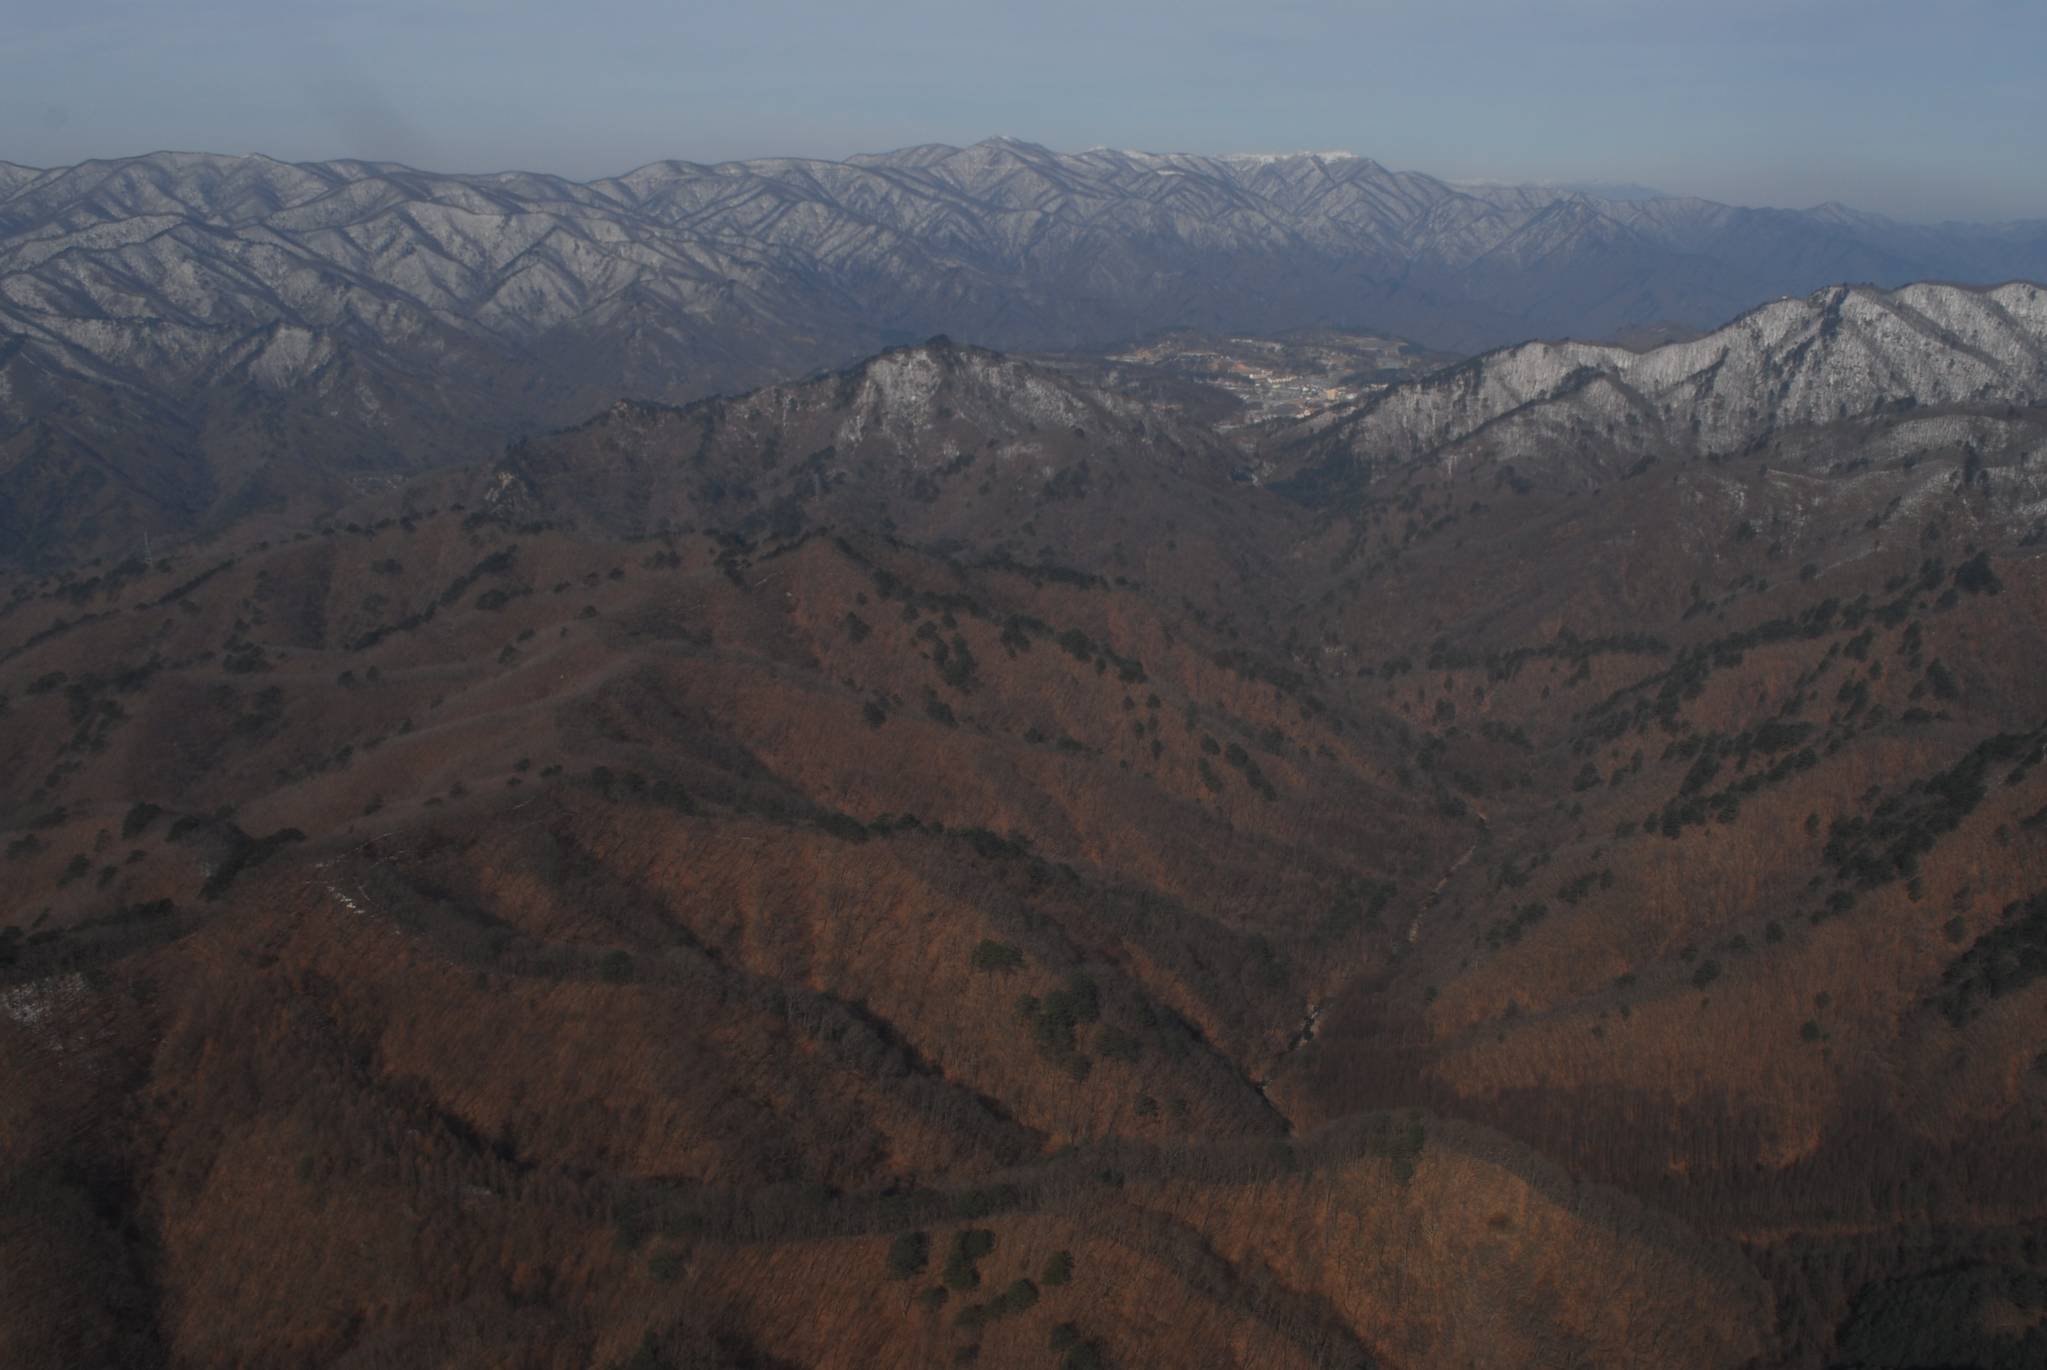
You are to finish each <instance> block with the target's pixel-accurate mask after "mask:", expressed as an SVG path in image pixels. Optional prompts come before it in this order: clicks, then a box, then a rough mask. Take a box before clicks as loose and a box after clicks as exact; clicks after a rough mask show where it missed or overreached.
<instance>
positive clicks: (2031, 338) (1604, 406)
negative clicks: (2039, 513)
mask: <svg viewBox="0 0 2047 1370" xmlns="http://www.w3.org/2000/svg"><path fill="white" fill-rule="evenodd" d="M2041 404H2047V289H2043V288H2042V287H2041V286H2038V285H2033V284H2030V283H2026V282H2012V283H2008V284H2005V285H2002V286H1998V287H1995V288H1992V289H1973V288H1969V287H1963V286H1953V285H1937V284H1915V285H1910V286H1906V287H1903V288H1901V289H1898V290H1895V291H1881V290H1876V289H1873V288H1869V287H1860V286H1857V287H1848V286H1841V287H1833V288H1830V289H1827V290H1822V291H1818V292H1816V293H1814V294H1812V295H1809V296H1806V297H1804V298H1802V299H1783V300H1774V301H1771V302H1770V303H1768V304H1765V305H1762V306H1760V307H1758V308H1756V309H1754V310H1751V311H1750V312H1749V313H1747V314H1744V315H1743V316H1741V317H1740V318H1738V319H1736V320H1734V321H1733V322H1732V323H1729V324H1727V325H1726V326H1724V327H1722V328H1719V329H1716V330H1715V331H1713V332H1712V333H1709V334H1707V335H1705V336H1704V337H1701V338H1698V339H1696V340H1693V341H1690V342H1682V343H1672V344H1668V345H1666V346H1663V347H1658V348H1655V349H1652V350H1650V351H1646V352H1634V351H1630V350H1628V349H1626V348H1621V347H1605V346H1597V345H1593V344H1587V343H1548V342H1538V343H1527V344H1523V345H1520V346H1517V347H1509V348H1504V349H1501V350H1499V351H1496V352H1492V353H1488V354H1486V355H1484V356H1481V357H1477V358H1474V359H1472V360H1471V361H1469V362H1465V363H1463V364H1461V365H1458V366H1456V367H1452V368H1450V369H1449V370H1447V371H1444V372H1441V373H1438V374H1437V375H1435V376H1433V377H1429V378H1426V379H1424V380H1421V381H1418V382H1415V383H1412V384H1409V385H1403V386H1398V387H1395V388H1393V389H1391V390H1388V391H1386V392H1384V393H1382V394H1380V395H1377V396H1374V397H1372V398H1371V399H1368V400H1366V401H1365V402H1363V403H1362V404H1360V405H1358V406H1356V407H1354V408H1353V409H1351V410H1349V411H1346V412H1339V413H1331V414H1326V415H1322V416H1318V417H1317V418H1315V419H1313V420H1310V421H1308V422H1306V423H1304V424H1302V425H1299V426H1297V427H1296V429H1295V430H1293V431H1292V432H1291V433H1290V434H1288V435H1286V436H1285V437H1284V438H1283V439H1281V440H1280V441H1279V442H1277V443H1276V444H1275V446H1276V447H1277V448H1279V449H1281V450H1289V449H1290V450H1292V451H1294V452H1295V453H1296V454H1297V456H1298V454H1306V455H1305V457H1302V458H1299V459H1300V460H1301V462H1302V465H1304V466H1315V465H1316V464H1317V463H1320V464H1321V465H1322V466H1323V467H1324V468H1327V467H1328V466H1329V465H1330V464H1331V463H1335V464H1338V465H1345V464H1347V465H1352V466H1357V465H1362V466H1364V467H1368V468H1378V467H1384V466H1387V465H1389V464H1390V465H1396V466H1397V465H1399V464H1402V463H1408V462H1417V461H1438V462H1441V463H1443V464H1444V465H1445V466H1446V467H1447V466H1455V465H1457V464H1459V463H1461V462H1464V461H1467V460H1472V459H1476V458H1479V457H1490V458H1493V459H1497V460H1506V461H1527V460H1531V459H1533V460H1558V459H1568V458H1570V457H1573V456H1580V455H1584V454H1586V453H1595V452H1599V453H1612V454H1615V455H1620V454H1633V455H1634V456H1636V457H1639V456H1644V455H1655V454H1658V453H1662V452H1680V453H1696V454H1700V455H1705V456H1724V455H1728V454H1732V453H1735V452H1739V451H1741V450H1743V449H1745V448H1747V447H1749V446H1751V445H1752V444H1754V443H1756V442H1757V441H1759V440H1760V439H1762V438H1764V437H1766V436H1769V435H1771V434H1774V433H1777V432H1779V431H1781V430H1785V429H1790V428H1797V427H1812V426H1822V425H1826V424H1830V423H1834V422H1838V421H1841V420H1859V419H1863V418H1867V417H1870V416H1874V415H1878V414H1883V413H1887V412H1894V411H1896V410H1899V409H1904V408H1912V409H1918V408H1925V409H1937V408H1940V407H1944V406H2006V405H2019V406H2034V405H2041ZM1560 432H1568V433H1569V434H1570V435H1571V436H1570V438H1569V439H1568V440H1566V441H1561V442H1560V440H1559V433H1560Z"/></svg>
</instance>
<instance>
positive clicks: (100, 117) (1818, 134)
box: [0, 0, 2047, 218]
mask: <svg viewBox="0 0 2047 1370" xmlns="http://www.w3.org/2000/svg"><path fill="white" fill-rule="evenodd" d="M2043 131H2047V0H1427V2H1426V3H1423V2H1422V0H1241V2H1240V3H1230V4H1222V3H1213V2H1212V0H1035V3H1030V4H1012V3H1006V2H1005V3H985V2H979V0H942V2H941V0H831V2H830V3H816V2H815V0H749V2H748V3H739V2H738V0H690V2H689V3H660V2H659V0H546V2H545V3H535V2H532V0H402V2H401V0H355V2H354V3H350V2H349V0H327V2H326V3H317V4H315V3H303V0H5V4H4V5H0V159H6V160H11V161H16V162H25V163H28V164H31V165H52V164H56V163H63V162H71V161H77V160H80V159H83V158H87V157H105V156H118V155H123V154H128V153H134V152H142V151H149V150H152V149H156V148H162V147H175V148H188V149H204V150H208V151H218V152H251V151H254V152H266V153H269V154H271V155H273V156H278V157H286V158H293V159H305V158H319V157H332V156H344V155H346V156H360V157H380V158H391V159H395V160H399V161H405V162H410V163H413V164H415V165H421V166H428V167H433V168H435V169H441V170H464V171H468V170H474V171H482V170H496V169H501V168H506V167H519V168H523V169H530V170H541V171H555V172H561V173H564V174H568V175H573V176H577V177H591V176H598V175H604V174H609V173H613V172H617V171H622V170H625V169H627V168H629V167H632V166H635V165H638V164H640V163H643V162H648V161H653V160H655V159H657V158H663V157H681V158H687V159H691V160H699V161H713V160H718V159H722V158H729V157H753V156H764V155H781V154H799V155H809V156H823V157H838V156H844V155H846V154H848V153H852V152H862V151H877V150H881V149H885V148H891V147H898V146H902V145H905V144H909V143H920V142H940V141H942V142H953V143H962V142H971V141H974V140H976V139H978V138H982V137H986V136H989V135H991V134H998V133H1002V134H1012V135H1015V136H1017V137H1021V138H1027V139H1030V140H1032V141H1034V142H1040V143H1044V144H1046V145H1048V146H1051V147H1055V148H1060V149H1080V148H1086V147H1093V146H1097V145H1103V144H1107V145H1110V146H1115V147H1137V148H1146V149H1150V150H1154V151H1196V152H1236V151H1274V150H1293V149H1299V148H1344V149H1348V150H1350V151H1354V152H1357V153H1360V154H1363V155H1365V156H1370V157H1374V158H1376V159H1378V160H1379V161H1382V162H1385V163H1387V164H1388V165H1390V166H1395V167H1400V168H1412V169H1415V170H1421V171H1427V172H1430V173H1432V174H1434V175H1438V176H1445V177H1450V178H1480V177H1484V178H1504V179H1545V178H1547V179H1565V180H1572V179H1575V180H1604V181H1623V180H1628V181H1642V182H1647V183H1650V184H1653V185H1658V186H1662V187H1664V188H1666V189H1671V190H1678V191H1686V192H1692V193H1697V194H1702V195H1709V196H1712V197H1714V198H1717V199H1723V200H1732V201H1736V202H1740V203H1747V204H1774V205H1793V206H1803V205H1810V204H1815V203H1818V202H1820V201H1823V200H1829V199H1838V200H1844V201H1847V202H1848V203H1850V204H1854V205H1858V206H1862V207H1865V208H1871V209H1878V210H1883V211H1886V212H1889V213H1894V214H1898V215H1901V216H1904V217H1909V218H1940V217H1965V218H2008V217H2017V216H2047V139H2043V136H2042V135H2043Z"/></svg>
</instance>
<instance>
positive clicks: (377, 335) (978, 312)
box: [0, 139, 2047, 554]
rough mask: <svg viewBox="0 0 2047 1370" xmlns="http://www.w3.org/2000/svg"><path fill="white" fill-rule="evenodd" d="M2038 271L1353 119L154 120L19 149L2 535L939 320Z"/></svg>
mask: <svg viewBox="0 0 2047 1370" xmlns="http://www.w3.org/2000/svg"><path fill="white" fill-rule="evenodd" d="M2025 276H2031V277H2035V278H2042V277H2047V224H2039V223H2031V224H2011V225H2000V226H1966V225H1946V226H1942V227H1939V228H1922V227H1915V226H1910V225H1904V224H1899V223H1895V222H1892V221H1889V220H1884V219H1881V218H1877V217H1874V216H1869V215H1862V214H1856V213H1853V212H1851V211H1847V210H1843V209H1840V208H1839V207H1831V206H1830V207H1822V208H1820V209H1817V210H1812V211H1806V212H1798V213H1790V212H1782V211H1770V210H1747V209H1737V208H1732V207H1729V206H1725V205H1718V204H1712V203H1709V202H1706V201H1701V200H1695V199H1684V198H1677V197H1664V198H1660V199H1621V198H1615V199H1604V198H1600V197H1598V196H1595V195H1591V194H1586V193H1584V192H1582V191H1574V190H1569V189H1565V188H1559V187H1511V186H1509V187H1502V186H1487V187H1461V188H1460V187H1456V186H1452V185H1450V184H1447V183H1445V182H1442V181H1439V180H1435V179H1433V178H1431V177H1428V176H1424V175H1419V174H1416V173H1411V172H1394V171H1389V170H1387V169H1386V168H1384V167H1382V166H1380V165H1378V164H1377V163H1375V162H1372V161H1370V160H1369V159H1366V158H1362V157H1356V156H1351V155H1348V154H1316V153H1303V154H1296V155H1286V156H1264V157H1248V156H1223V157H1199V156H1181V155H1154V154H1148V153H1136V152H1119V151H1112V150H1106V149H1097V150H1094V151H1090V152H1084V153H1078V154H1071V155H1064V154H1058V153H1053V152H1050V151H1047V150H1046V149H1044V148H1041V147H1037V146H1034V145H1031V144H1027V143H1020V142H1015V141H1012V140H1006V139H997V140H991V141H988V142H984V143H979V144H976V145H974V146H972V147H968V148H954V147H947V146H925V147H916V148H907V149H903V150H900V151H896V152H891V153H885V154H880V155H875V156H862V157H854V158H851V159H848V160H846V161H843V162H828V161H807V160H797V159H779V160H769V161H754V162H740V163H726V164H719V165H702V164H695V163H686V162H662V163H657V164H654V165H650V166H646V167H642V168H640V169H639V170H637V171H634V172H631V173H628V174H626V175H624V176H620V177H616V178H612V179H607V180H600V181H593V182H588V183H578V182H573V181H568V180H564V179H561V178H558V177H552V176H544V175H534V174H527V173H517V172H508V173H501V174H491V175H442V174H434V173H427V172H421V171H416V170H413V169H411V168H407V167H402V166H397V165H393V164H387V163H371V162H360V161H338V162H326V163H309V164H287V163H283V162H277V161H273V160H269V159H266V158H261V157H218V156H210V155H202V154H186V153H159V154H154V155H151V156H147V157H139V158H132V159H125V160H114V161H96V162H89V163H84V164H81V165H78V166H74V167H64V168H55V169H50V170H37V169H33V168H27V167H20V166H14V165H11V164H6V163H0V549H5V550H7V551H11V552H20V551H23V550H27V551H28V552H29V553H31V554H36V553H38V552H41V551H47V550H48V549H49V548H51V547H55V546H58V545H60V544H63V543H65V542H67V541H70V540H72V539H73V538H74V537H75V536H78V535H81V534H83V535H85V536H86V537H87V539H88V540H91V541H99V542H106V541H109V540H112V541H118V540H120V539H121V538H123V537H126V536H129V535H131V534H132V533H133V532H135V531H138V530H141V529H145V528H148V527H151V526H165V527H180V526H190V525H192V524H193V523H195V522H201V521H205V520H208V519H217V518H219V517H222V516H224V515H226V514H238V513H244V512H248V511H250V510H252V509H260V508H264V507H267V506H274V505H290V504H293V503H294V502H300V501H304V500H306V499H314V500H316V501H318V500H327V499H331V497H332V495H333V494H334V491H335V488H336V487H358V486H360V485H361V483H362V482H364V481H365V480H376V479H380V478H383V477H385V476H388V475H390V474H394V473H402V472H406V471H411V470H416V469H419V468H421V467H423V466H429V465H436V464H444V463H447V462H452V461H456V460H462V459H466V458H469V457H473V456H474V455H476V453H477V451H478V450H479V447H482V448H484V449H486V450H487V449H488V448H489V447H490V446H494V445H495V444H497V443H499V442H502V441H503V440H504V439H505V438H507V437H511V436H516V435H518V434H520V433H523V432H530V431H533V430H535V429H537V428H545V427H550V426H555V425H559V424H562V423H567V422H571V421H574V420H575V419H577V418H580V417H582V416H583V415H585V414H588V413H592V412H595V411H596V410H598V409H601V408H602V407H603V406H605V405H606V404H608V403H609V402H610V401H611V400H612V399H614V398H616V397H619V396H622V395H629V396H636V397H644V398H649V399H656V400H663V401H682V400H687V399H691V398H695V397H698V396H702V395H706V394H710V393H714V392H720V391H733V390H739V389H743V388H747V387H750V386H753V385H757V384H762V383H765V382H767V381H770V380H774V379H779V378H785V377H789V376H795V375H801V374H804V373H806V372H808V371H811V370H814V369H817V368H821V367H829V366H837V365H842V364H845V363H846V362H849V361H851V360H852V359H854V358H856V357H858V356H861V355H864V354H867V353H869V352H872V351H874V350H875V349H876V348H878V347H880V346H883V345H887V344H891V343H898V342H904V341H911V340H915V339H919V338H922V337H924V336H927V335H929V334H932V333H938V332H944V333H947V334H949V335H951V336H953V337H956V338H960V339H962V340H968V341H972V342H975V343H980V344H985V345H990V346H995V347H1000V348H1005V349H1036V348H1075V347H1085V346H1090V345H1099V344H1106V343H1109V342H1112V341H1116V340H1120V339H1125V338H1129V337H1132V336H1135V335H1139V334H1142V333H1146V332H1148V331H1152V330H1156V329H1159V328H1162V327H1166V326H1171V325H1192V326H1196V327H1206V328H1211V329H1224V330H1231V331H1254V332H1255V331H1277V330H1281V329H1286V328H1291V327H1297V326H1302V325H1308V324H1315V323H1341V324H1351V325H1355V326H1358V327H1363V328H1369V329H1372V330H1376V331H1378V332H1382V333H1391V334H1399V335H1404V336H1412V337H1414V338H1417V339H1419V340H1421V341H1423V342H1426V343H1429V344H1431V345H1434V346H1437V347H1443V348H1448V349H1452V350H1458V351H1468V350H1472V349H1475V348H1478V347H1482V346H1490V345H1495V344H1500V343H1504V342H1510V341H1515V340H1518V339H1522V338H1527V337H1532V336H1558V335H1574V336H1581V337H1582V336H1604V335H1607V334H1610V333H1613V332H1615V331H1617V330H1621V329H1625V328H1630V327H1634V326H1638V325H1643V324H1650V323H1669V324H1676V325H1689V326H1699V325H1709V324H1713V323H1717V322H1718V321H1720V320H1723V319H1725V318H1728V317H1730V316H1732V315H1733V314H1735V313H1736V312H1738V311H1739V310H1741V309H1744V308H1747V307H1749V306H1751V305H1753V304H1755V302H1756V301H1757V300H1759V299H1766V298H1768V297H1770V296H1772V295H1775V294H1782V293H1787V292H1788V293H1799V292H1804V291H1807V290H1810V289H1812V288H1815V287H1817V286H1819V285H1822V284H1826V283H1829V282H1834V281H1841V280H1869V281H1875V282H1879V283H1885V284H1900V283H1903V282H1905V281H1909V280H1915V279H1925V278H1942V277H1945V278H1957V279H1967V280H1976V281H1982V282H1985V283H1990V282H1995V281H1998V280H2003V279H2006V278H2014V277H2025Z"/></svg>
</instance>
